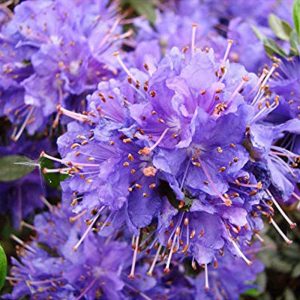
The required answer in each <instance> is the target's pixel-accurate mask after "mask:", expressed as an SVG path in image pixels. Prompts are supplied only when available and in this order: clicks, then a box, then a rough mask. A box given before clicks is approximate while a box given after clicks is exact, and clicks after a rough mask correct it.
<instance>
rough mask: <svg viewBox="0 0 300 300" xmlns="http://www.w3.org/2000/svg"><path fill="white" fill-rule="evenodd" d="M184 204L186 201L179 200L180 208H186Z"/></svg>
mask: <svg viewBox="0 0 300 300" xmlns="http://www.w3.org/2000/svg"><path fill="white" fill-rule="evenodd" d="M184 205H185V203H184V201H179V204H178V208H179V209H182V208H184Z"/></svg>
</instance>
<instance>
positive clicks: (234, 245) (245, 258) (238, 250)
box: [231, 238, 252, 266]
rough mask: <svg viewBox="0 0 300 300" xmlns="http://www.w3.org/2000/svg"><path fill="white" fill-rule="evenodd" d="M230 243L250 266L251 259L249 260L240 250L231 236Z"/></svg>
mask: <svg viewBox="0 0 300 300" xmlns="http://www.w3.org/2000/svg"><path fill="white" fill-rule="evenodd" d="M231 243H232V245H233V247H234V249H235V250H236V252H237V253H238V254H239V256H240V257H241V258H242V259H243V260H244V261H245V263H246V264H247V265H248V266H250V265H251V264H252V261H250V260H249V259H248V258H247V257H246V256H245V254H244V253H243V252H242V251H241V249H240V248H239V246H238V245H237V243H236V242H235V241H234V239H233V238H231Z"/></svg>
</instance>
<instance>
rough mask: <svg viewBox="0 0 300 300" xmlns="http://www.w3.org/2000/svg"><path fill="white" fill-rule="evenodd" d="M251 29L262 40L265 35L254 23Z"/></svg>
mask: <svg viewBox="0 0 300 300" xmlns="http://www.w3.org/2000/svg"><path fill="white" fill-rule="evenodd" d="M252 30H253V31H254V34H255V35H256V36H257V38H258V39H259V40H260V41H262V42H263V41H264V40H265V38H266V36H265V35H264V34H263V33H261V31H260V30H259V29H258V28H257V27H256V26H254V25H252Z"/></svg>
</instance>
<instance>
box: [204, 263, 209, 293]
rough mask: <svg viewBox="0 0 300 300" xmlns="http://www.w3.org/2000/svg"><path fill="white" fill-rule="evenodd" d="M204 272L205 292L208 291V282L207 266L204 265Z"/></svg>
mask: <svg viewBox="0 0 300 300" xmlns="http://www.w3.org/2000/svg"><path fill="white" fill-rule="evenodd" d="M204 272H205V290H207V291H208V290H209V281H208V267H207V264H204Z"/></svg>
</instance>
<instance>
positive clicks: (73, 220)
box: [69, 209, 87, 223]
mask: <svg viewBox="0 0 300 300" xmlns="http://www.w3.org/2000/svg"><path fill="white" fill-rule="evenodd" d="M86 212H87V210H86V209H85V210H83V211H82V212H80V213H79V214H77V215H76V216H74V217H70V218H69V221H70V223H74V222H76V221H77V220H78V219H80V218H81V217H82V216H84V215H85V214H86Z"/></svg>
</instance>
